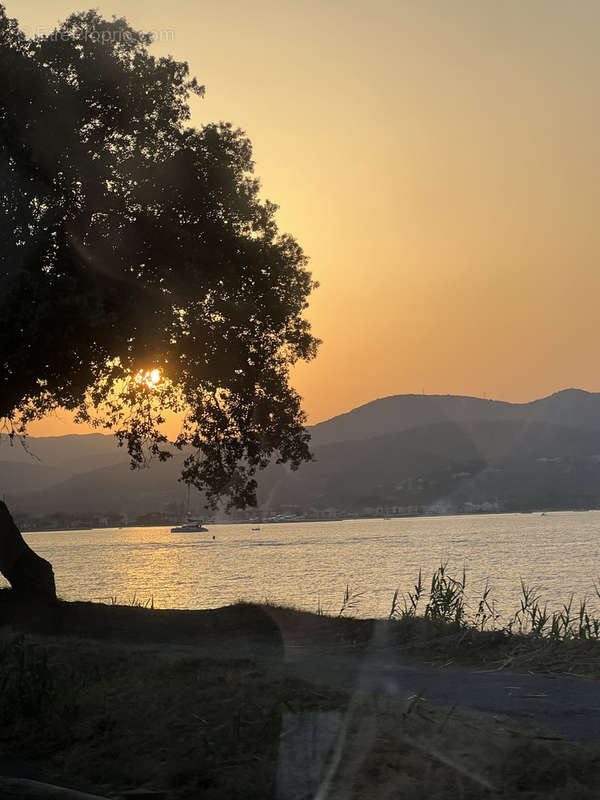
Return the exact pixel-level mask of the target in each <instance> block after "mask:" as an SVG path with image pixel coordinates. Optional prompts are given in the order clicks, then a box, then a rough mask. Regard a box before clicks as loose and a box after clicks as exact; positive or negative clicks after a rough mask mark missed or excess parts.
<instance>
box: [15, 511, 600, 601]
mask: <svg viewBox="0 0 600 800" xmlns="http://www.w3.org/2000/svg"><path fill="white" fill-rule="evenodd" d="M209 529H210V530H209V533H203V534H200V533H187V534H185V533H181V534H173V533H170V529H169V528H123V529H110V528H109V529H102V530H90V531H53V532H49V533H42V532H36V533H27V534H25V538H26V539H27V541H28V542H29V543H30V545H31V546H32V547H33V548H34V549H35V550H36V551H37V552H38V553H39V554H40V555H42V556H44V557H45V558H47V559H49V560H50V561H51V562H52V564H53V566H54V571H55V574H56V583H57V588H58V592H59V595H60V596H61V597H63V598H65V599H67V600H100V601H104V602H110V601H111V598H116V600H117V602H119V603H127V602H131V601H132V600H133V598H134V597H135V598H136V599H137V600H138V601H141V602H145V601H149V600H150V599H151V598H153V600H154V604H155V606H157V607H161V608H211V607H216V606H222V605H226V604H228V603H232V602H235V601H237V600H239V599H245V600H254V601H260V602H262V601H264V600H265V599H267V600H270V601H273V602H277V603H283V604H291V605H294V606H299V607H302V608H306V609H309V610H316V609H317V607H318V605H319V604H320V605H321V607H322V608H323V609H324V610H325V611H328V612H330V613H337V612H338V611H339V608H340V605H341V603H342V599H343V594H344V590H345V588H346V586H347V585H348V586H349V587H350V590H351V591H352V592H356V593H361V592H362V594H361V595H360V597H359V599H358V605H357V607H356V609H355V610H354V611H353V613H356V614H358V615H360V616H371V615H376V616H385V615H387V613H388V611H389V608H390V604H391V601H392V596H393V593H394V591H395V589H396V588H399V589H400V591H401V592H406V591H407V590H409V589H411V588H412V585H413V584H414V582H415V579H416V577H417V574H418V571H419V568H420V567H422V568H423V574H424V576H425V577H426V578H429V577H430V574H431V572H432V570H433V569H434V568H435V567H436V566H438V565H439V564H440V562H442V561H446V562H448V564H449V565H450V567H451V568H452V569H453V570H454V571H455V572H457V573H459V572H461V570H462V567H463V564H464V565H466V568H467V581H468V584H469V589H470V594H471V596H472V597H474V596H475V595H476V594H477V592H478V591H479V590H480V589H481V588H482V587H483V585H484V583H485V581H486V579H489V581H490V583H491V585H492V587H493V591H494V594H495V597H496V600H497V604H498V606H499V609H500V611H501V612H504V613H508V612H509V611H510V610H511V609H513V606H514V605H515V604H516V603H517V597H518V594H519V586H520V581H521V579H523V580H525V581H526V582H527V583H529V584H535V585H536V586H538V587H539V591H540V593H541V594H542V595H543V597H544V598H545V599H547V600H548V601H549V607H551V608H554V607H557V606H558V605H559V604H560V603H561V602H562V601H564V600H566V599H567V598H568V595H569V594H570V592H574V593H575V595H576V597H583V596H584V595H586V594H587V595H588V596H589V595H592V594H593V584H594V581H595V580H597V578H598V576H600V511H586V512H560V513H559V512H557V513H550V514H547V515H545V516H542V515H541V514H539V513H536V514H496V515H489V516H462V517H429V518H419V519H389V520H384V519H375V520H352V521H345V522H305V523H291V524H267V525H262V526H261V528H260V530H258V531H252V526H251V525H211V526H209ZM213 536H214V537H215V539H214V540H213V538H212V537H213ZM0 580H1V578H0Z"/></svg>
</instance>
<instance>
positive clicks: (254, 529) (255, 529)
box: [252, 528, 260, 531]
mask: <svg viewBox="0 0 600 800" xmlns="http://www.w3.org/2000/svg"><path fill="white" fill-rule="evenodd" d="M252 530H253V531H259V530H260V528H252Z"/></svg>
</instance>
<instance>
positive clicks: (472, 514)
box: [21, 508, 600, 533]
mask: <svg viewBox="0 0 600 800" xmlns="http://www.w3.org/2000/svg"><path fill="white" fill-rule="evenodd" d="M599 510H600V509H597V508H538V509H534V510H531V511H469V512H466V513H465V512H463V513H460V512H457V513H455V514H396V515H390V516H389V517H383V516H379V515H364V516H362V515H361V516H358V517H354V516H341V517H302V519H268V520H215V521H213V522H211V521H207V522H204V523H203V524H204V525H207V526H212V525H219V526H221V525H252V526H253V527H259V526H262V525H290V524H297V523H302V522H353V521H359V520H376V519H380V520H385V521H390V522H391V521H392V520H396V519H436V518H440V519H443V518H445V517H499V516H507V515H529V514H533V515H535V514H538V515H547V514H559V513H563V514H568V513H573V514H575V513H585V512H587V511H599ZM180 524H181V523H180V522H165V523H163V524H160V525H156V524H155V525H142V524H138V523H131V524H129V525H104V526H102V527H98V526H96V527H93V526H90V527H83V528H48V529H44V530H42V529H39V528H22V529H21V531H22V533H78V532H83V531H110V530H125V529H127V528H170V527H175V526H176V525H180Z"/></svg>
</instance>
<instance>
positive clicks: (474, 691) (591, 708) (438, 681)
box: [284, 647, 600, 741]
mask: <svg viewBox="0 0 600 800" xmlns="http://www.w3.org/2000/svg"><path fill="white" fill-rule="evenodd" d="M284 668H285V669H286V670H288V671H290V672H291V673H293V674H294V675H298V676H299V677H302V678H305V679H307V680H310V681H313V682H317V683H325V684H328V685H331V686H336V687H340V688H344V689H347V690H350V691H357V690H358V691H360V690H362V691H379V692H384V693H387V694H390V695H395V696H398V697H404V698H409V697H411V696H415V695H422V696H423V697H424V699H425V700H427V701H429V702H431V703H434V704H436V705H442V706H448V707H451V706H457V707H459V708H463V709H471V710H475V711H479V712H484V713H488V714H505V715H508V716H510V717H513V718H515V719H517V720H522V721H526V722H527V723H529V724H536V725H541V726H543V727H544V728H546V730H548V731H549V732H550V733H551V734H554V735H556V736H558V737H561V738H565V739H569V740H573V741H575V740H578V741H600V683H596V682H592V681H584V680H578V679H576V678H563V677H556V678H553V677H544V676H540V675H534V674H531V673H528V672H519V671H516V670H507V669H502V670H495V671H482V670H476V669H468V668H461V667H451V668H433V667H428V666H423V665H417V664H415V663H412V662H409V661H407V660H405V659H403V657H402V655H401V654H396V653H391V652H389V651H383V652H379V653H378V652H374V653H372V654H369V655H368V656H366V657H362V658H361V657H359V656H356V655H352V654H350V653H346V654H344V655H343V656H340V655H335V654H332V653H327V652H324V651H322V650H315V649H312V648H308V647H297V648H294V647H290V648H286V655H285V658H284Z"/></svg>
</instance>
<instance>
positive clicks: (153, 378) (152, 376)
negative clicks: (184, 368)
mask: <svg viewBox="0 0 600 800" xmlns="http://www.w3.org/2000/svg"><path fill="white" fill-rule="evenodd" d="M161 378H162V375H161V373H160V370H159V369H150V370H143V369H141V370H140V371H139V372H138V373H137V375H136V376H135V378H134V380H135V382H136V383H138V384H144V385H145V386H147V387H148V388H150V389H153V388H154V387H155V386H158V384H159V383H160V381H161Z"/></svg>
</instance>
